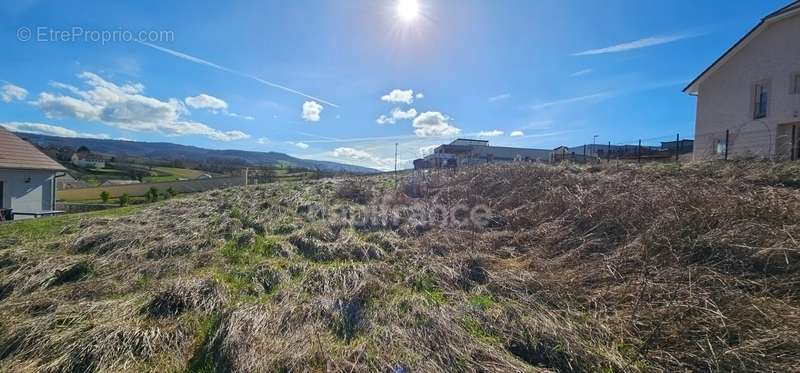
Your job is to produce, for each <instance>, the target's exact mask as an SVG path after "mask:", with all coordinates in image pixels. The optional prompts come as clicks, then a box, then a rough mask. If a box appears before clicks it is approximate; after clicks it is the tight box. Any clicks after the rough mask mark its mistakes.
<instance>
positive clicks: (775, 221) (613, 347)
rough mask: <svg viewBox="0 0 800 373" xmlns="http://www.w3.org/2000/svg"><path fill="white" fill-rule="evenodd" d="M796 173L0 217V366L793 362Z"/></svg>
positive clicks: (486, 184) (449, 176) (744, 169)
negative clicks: (0, 220)
mask: <svg viewBox="0 0 800 373" xmlns="http://www.w3.org/2000/svg"><path fill="white" fill-rule="evenodd" d="M798 185H800V170H799V169H797V168H796V167H794V166H793V165H772V164H767V163H744V164H735V163H729V164H725V165H708V164H688V165H684V166H677V165H648V166H645V167H643V168H635V167H634V166H619V167H614V166H612V167H597V168H594V167H590V168H582V167H568V166H559V167H553V166H542V165H534V164H515V165H493V166H484V167H480V168H471V169H465V170H459V171H457V172H454V173H450V172H443V173H438V174H436V173H435V174H428V175H427V176H426V177H424V178H413V177H412V175H411V174H406V175H405V176H404V179H403V181H402V183H401V188H400V191H401V192H400V193H395V192H394V189H393V183H392V181H391V180H390V179H381V177H380V176H371V177H363V178H354V179H336V180H321V181H303V182H289V183H276V184H267V185H261V186H257V187H252V188H250V189H247V190H244V189H242V188H231V189H226V190H217V191H212V192H207V193H202V194H198V195H196V196H193V197H192V198H186V199H176V200H169V201H165V202H160V203H156V204H152V205H148V206H146V207H141V208H137V209H134V210H131V209H129V210H120V211H118V213H111V214H112V215H111V216H102V215H100V216H98V215H85V216H80V217H78V218H73V217H60V218H57V219H64V220H58V221H57V220H39V221H35V222H22V223H13V224H10V225H2V226H0V314H2V315H3V317H2V318H0V370H7V371H36V370H45V371H121V370H125V371H196V372H199V371H203V372H210V371H228V370H234V371H242V372H251V371H284V370H298V371H307V370H314V371H318V370H337V371H394V372H409V371H454V372H456V371H457V372H461V371H492V372H507V371H540V370H555V371H685V370H693V371H698V370H699V371H792V370H796V368H797V363H798V361H800V330H798V328H797V325H798V323H799V322H800V297H798V292H797V289H798V278H799V277H798V270H800V265H798V263H800V262H798V261H800V244H798V241H797V240H798V237H800V191H798V190H797V189H794V188H795V187H796V186H798ZM104 213H106V214H107V213H109V212H104ZM59 228H60V229H59ZM24 232H28V233H24ZM23 233H24V234H23Z"/></svg>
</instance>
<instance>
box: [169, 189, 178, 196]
mask: <svg viewBox="0 0 800 373" xmlns="http://www.w3.org/2000/svg"><path fill="white" fill-rule="evenodd" d="M167 194H169V196H170V197H175V196H176V195H178V192H177V191H176V190H175V189H173V188H172V187H169V188H167Z"/></svg>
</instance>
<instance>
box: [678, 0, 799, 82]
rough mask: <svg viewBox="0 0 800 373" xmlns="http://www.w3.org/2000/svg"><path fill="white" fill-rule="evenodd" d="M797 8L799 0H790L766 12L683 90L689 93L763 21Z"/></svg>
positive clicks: (757, 29) (765, 21)
mask: <svg viewBox="0 0 800 373" xmlns="http://www.w3.org/2000/svg"><path fill="white" fill-rule="evenodd" d="M797 9H800V0H794V1H792V3H791V4H789V5H787V6H785V7H783V8H780V9H778V10H776V11H774V12H772V13H770V14H768V15H767V16H766V17H764V18H762V19H761V21H760V22H759V23H758V24H757V25H756V26H755V27H753V28H752V29H751V30H750V31H749V32H748V33H747V34H745V35H744V36H743V37H742V38H741V39H739V41H737V42H736V44H734V45H733V46H732V47H730V48H728V50H727V51H725V53H723V54H722V55H721V56H719V58H717V59H716V61H714V63H712V64H711V65H709V66H708V67H707V68H706V69H705V70H703V72H702V73H700V75H698V76H697V77H696V78H694V80H692V82H691V83H689V84H688V85H687V86H686V88H684V89H683V92H686V93H690V92H687V91H689V89H690V88H691V87H692V86H693V85H694V84H695V83H697V82H698V81H699V80H700V79H701V78H703V76H705V75H706V74H707V73H708V72H710V71H711V69H713V68H714V67H715V66H717V64H719V63H720V62H722V60H724V59H725V58H726V57H728V56H729V55H731V54H732V53H733V51H734V50H736V49H737V48H738V47H739V46H744V44H745V41H746V40H748V39H749V38H750V36H751V35H754V34H755V33H756V31H759V30H760V29H761V27H762V26H764V24H765V23H767V22H769V21H770V20H772V19H774V18H775V17H777V16H780V15H782V14H785V13H788V12H791V11H793V10H797Z"/></svg>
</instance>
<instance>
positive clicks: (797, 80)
mask: <svg viewBox="0 0 800 373" xmlns="http://www.w3.org/2000/svg"><path fill="white" fill-rule="evenodd" d="M792 94H793V95H800V73H797V74H794V75H792Z"/></svg>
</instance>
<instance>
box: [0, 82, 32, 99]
mask: <svg viewBox="0 0 800 373" xmlns="http://www.w3.org/2000/svg"><path fill="white" fill-rule="evenodd" d="M25 97H28V90H26V89H25V88H22V87H20V86H16V85H13V84H6V85H3V86H2V87H0V99H2V100H3V101H5V102H11V101H14V100H19V101H22V100H24V99H25Z"/></svg>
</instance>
